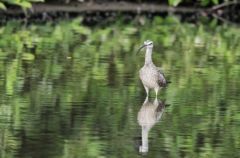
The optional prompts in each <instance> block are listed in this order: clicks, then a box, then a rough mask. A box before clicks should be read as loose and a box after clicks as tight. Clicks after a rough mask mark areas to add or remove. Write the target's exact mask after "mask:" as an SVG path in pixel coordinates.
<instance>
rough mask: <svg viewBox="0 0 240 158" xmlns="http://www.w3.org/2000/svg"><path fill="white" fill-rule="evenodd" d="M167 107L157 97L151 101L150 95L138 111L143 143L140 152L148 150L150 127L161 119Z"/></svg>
mask: <svg viewBox="0 0 240 158" xmlns="http://www.w3.org/2000/svg"><path fill="white" fill-rule="evenodd" d="M164 108H165V104H164V102H162V101H160V100H158V99H157V98H155V100H154V101H153V102H150V101H149V99H148V97H147V98H146V99H145V101H144V103H143V105H142V107H141V109H140V110H139V112H138V124H139V125H140V126H141V127H142V143H141V145H140V146H139V152H140V153H147V152H148V133H149V131H150V129H151V128H152V127H153V126H154V125H155V124H156V123H157V122H158V121H159V120H160V119H161V117H162V114H163V111H164Z"/></svg>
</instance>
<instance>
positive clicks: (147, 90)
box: [144, 86, 149, 97]
mask: <svg viewBox="0 0 240 158" xmlns="http://www.w3.org/2000/svg"><path fill="white" fill-rule="evenodd" d="M144 88H145V91H146V93H147V97H148V93H149V89H148V87H146V86H144Z"/></svg>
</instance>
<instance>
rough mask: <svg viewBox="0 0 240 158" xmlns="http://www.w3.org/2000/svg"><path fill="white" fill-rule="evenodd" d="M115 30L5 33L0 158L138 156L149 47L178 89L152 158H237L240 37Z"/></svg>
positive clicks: (175, 29) (202, 30)
mask: <svg viewBox="0 0 240 158" xmlns="http://www.w3.org/2000/svg"><path fill="white" fill-rule="evenodd" d="M141 20H145V21H147V20H146V19H141ZM110 26H111V27H110ZM110 26H108V27H106V26H101V27H100V26H98V27H94V28H89V27H86V26H83V25H82V24H81V19H79V18H78V19H75V20H73V21H63V22H60V23H59V24H56V25H52V24H46V25H35V24H32V25H29V26H28V27H24V26H21V25H20V24H19V23H17V22H9V23H8V24H6V26H3V27H1V28H0V58H1V60H0V62H1V64H0V72H1V73H0V74H1V80H0V86H1V93H0V96H1V98H2V102H1V104H0V120H1V122H0V123H1V124H0V126H1V129H4V130H1V133H2V135H1V137H0V143H1V153H0V154H1V157H14V156H15V154H16V153H15V152H17V154H18V156H17V157H66V158H71V157H108V156H107V155H109V154H111V156H110V157H113V158H114V157H119V155H121V156H122V157H138V155H137V154H136V152H137V151H135V149H134V147H133V146H134V145H133V144H134V143H133V142H132V141H133V140H132V138H134V137H135V135H136V133H137V132H136V128H137V127H138V125H137V122H136V115H137V111H138V110H139V108H140V107H139V105H141V103H140V102H141V101H139V99H137V100H136V98H139V96H140V95H141V94H142V93H143V94H144V90H143V88H142V87H141V85H140V84H138V75H137V70H138V69H139V68H140V66H141V65H142V62H143V56H144V55H139V56H138V57H136V56H135V52H136V50H137V48H138V46H140V45H141V43H142V42H143V41H144V40H146V39H151V40H153V41H154V45H155V47H154V54H153V56H154V61H155V63H158V64H157V65H158V66H161V67H163V69H164V70H165V72H166V76H167V77H168V78H170V80H171V82H172V83H171V84H170V85H169V87H168V88H166V89H165V90H163V92H162V93H164V97H165V98H166V100H167V102H169V103H170V104H171V106H170V107H168V108H167V116H166V117H165V118H163V121H162V122H161V123H159V126H160V128H158V127H154V129H152V131H151V132H152V133H151V137H152V138H154V140H151V142H152V144H151V147H155V148H157V149H159V150H153V151H150V152H149V156H150V157H157V155H163V157H181V155H182V154H184V155H185V156H186V157H237V156H238V155H239V154H240V153H239V150H238V149H239V147H240V142H239V140H240V135H239V133H240V128H239V127H240V126H237V125H238V122H239V121H240V115H239V111H240V109H239V106H238V98H239V94H240V93H239V92H240V89H239V87H240V82H239V76H240V66H239V63H238V60H239V56H240V54H239V49H240V47H239V44H238V43H239V42H240V35H239V33H238V32H239V31H240V29H239V28H235V27H230V26H225V25H222V26H217V25H214V22H212V23H211V24H209V25H203V24H197V25H195V24H186V23H180V22H179V21H178V20H177V19H176V18H175V17H168V18H166V19H162V18H159V17H158V18H155V19H154V20H153V21H151V22H149V21H147V22H146V23H145V25H137V24H135V23H132V24H123V23H116V24H112V25H110ZM139 87H140V88H139ZM135 96H138V97H135ZM162 97H163V96H162ZM154 131H155V132H154ZM163 131H164V132H163ZM154 142H155V143H154Z"/></svg>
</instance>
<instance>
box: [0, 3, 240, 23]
mask: <svg viewBox="0 0 240 158" xmlns="http://www.w3.org/2000/svg"><path fill="white" fill-rule="evenodd" d="M24 2H25V3H24ZM188 2H190V1H188ZM200 2H201V3H200ZM200 2H192V3H186V2H185V3H184V0H183V1H181V0H177V1H176V0H169V1H163V3H159V2H157V1H151V2H147V1H146V2H145V1H141V3H140V2H138V1H101V2H99V1H94V0H91V1H84V0H81V1H49V0H48V1H45V2H43V1H42V0H34V1H28V0H25V1H22V2H21V3H22V4H21V3H16V4H14V3H12V4H11V3H9V2H8V1H2V0H0V8H1V9H0V16H2V17H10V19H11V18H13V19H14V18H16V17H17V18H19V17H20V18H22V19H30V18H31V17H36V16H38V17H42V19H43V20H44V19H47V18H46V17H52V16H54V15H56V14H58V13H61V14H62V13H64V14H65V15H68V17H69V14H93V13H97V14H101V13H106V12H117V13H133V14H144V13H150V14H167V15H171V14H180V15H186V14H187V15H195V16H198V17H214V18H216V19H218V20H219V21H223V22H228V23H239V22H240V15H238V14H239V13H238V9H239V7H240V2H239V1H219V0H205V1H204V0H202V1H200ZM203 2H205V3H203ZM9 4H10V5H9ZM8 19H9V18H8Z"/></svg>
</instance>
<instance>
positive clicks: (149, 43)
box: [137, 40, 153, 53]
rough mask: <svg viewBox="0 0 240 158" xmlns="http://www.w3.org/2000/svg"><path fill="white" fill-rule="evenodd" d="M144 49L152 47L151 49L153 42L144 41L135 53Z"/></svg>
mask: <svg viewBox="0 0 240 158" xmlns="http://www.w3.org/2000/svg"><path fill="white" fill-rule="evenodd" d="M145 47H146V48H152V47H153V42H152V41H150V40H146V41H144V43H143V45H142V46H141V47H140V48H139V49H138V51H137V53H139V52H140V50H141V49H142V48H145Z"/></svg>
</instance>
